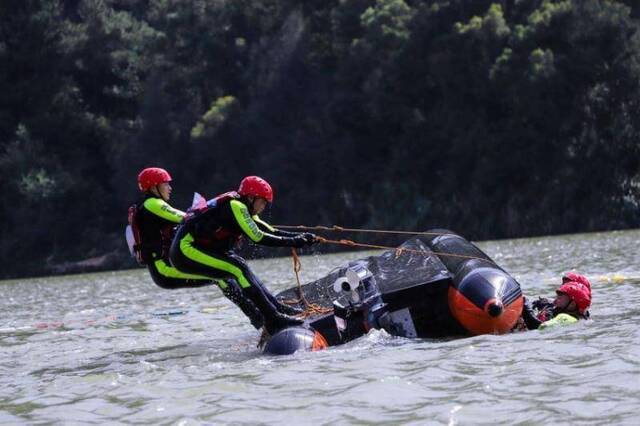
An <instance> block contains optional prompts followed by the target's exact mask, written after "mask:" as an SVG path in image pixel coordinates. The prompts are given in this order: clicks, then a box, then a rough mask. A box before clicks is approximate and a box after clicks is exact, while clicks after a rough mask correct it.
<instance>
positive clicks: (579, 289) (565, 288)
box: [556, 281, 591, 315]
mask: <svg viewBox="0 0 640 426" xmlns="http://www.w3.org/2000/svg"><path fill="white" fill-rule="evenodd" d="M556 293H558V294H566V295H567V296H569V298H570V299H571V300H573V301H574V302H576V306H577V307H578V313H579V314H581V315H582V314H584V313H585V311H586V310H587V309H589V306H591V289H590V288H588V287H587V286H585V285H583V284H581V283H579V282H576V281H569V282H566V283H564V284H562V285H561V286H560V288H559V289H557V290H556Z"/></svg>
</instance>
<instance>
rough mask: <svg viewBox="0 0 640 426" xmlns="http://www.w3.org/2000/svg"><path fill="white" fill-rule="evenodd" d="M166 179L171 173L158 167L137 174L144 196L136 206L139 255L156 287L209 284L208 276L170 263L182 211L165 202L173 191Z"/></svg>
mask: <svg viewBox="0 0 640 426" xmlns="http://www.w3.org/2000/svg"><path fill="white" fill-rule="evenodd" d="M169 182H171V175H169V172H167V171H166V170H164V169H161V168H159V167H150V168H146V169H144V170H142V171H141V172H140V174H139V175H138V187H139V188H140V191H142V192H143V194H144V199H143V200H142V202H141V203H139V204H137V205H136V206H135V222H136V226H137V231H138V232H139V238H140V241H138V242H137V247H136V248H135V249H136V250H139V258H140V259H141V261H142V263H143V264H146V265H147V268H148V269H149V274H151V278H152V279H153V282H154V283H156V284H157V285H158V286H159V287H162V288H164V289H177V288H194V287H202V286H204V285H209V284H212V283H213V282H212V281H211V279H210V278H207V277H203V276H199V275H194V274H187V273H184V272H181V271H179V270H177V269H176V268H174V267H173V266H171V264H170V263H169V248H170V246H171V240H172V237H173V230H174V227H175V226H177V225H178V223H180V222H181V221H182V218H183V217H184V215H185V213H184V212H182V211H180V210H177V209H174V208H173V207H171V206H170V205H169V204H168V201H169V199H170V198H171V191H172V189H171V185H170V184H169Z"/></svg>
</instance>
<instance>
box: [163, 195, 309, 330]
mask: <svg viewBox="0 0 640 426" xmlns="http://www.w3.org/2000/svg"><path fill="white" fill-rule="evenodd" d="M241 237H245V238H248V239H249V240H251V242H253V243H255V244H261V245H266V246H289V247H301V246H303V245H307V244H310V242H307V241H305V239H304V238H303V236H302V235H301V234H297V233H290V232H285V231H279V230H276V229H275V228H273V227H271V226H269V225H268V224H267V223H265V222H263V221H261V220H260V218H258V217H257V216H253V217H252V215H251V214H250V212H249V208H248V207H247V204H246V201H245V200H243V199H242V198H241V197H240V196H239V195H238V194H237V193H227V194H223V195H221V196H219V197H216V198H215V199H213V200H210V201H209V202H208V203H207V207H206V208H203V209H202V210H201V211H196V212H194V213H193V214H188V215H187V217H185V220H184V221H183V222H182V224H181V225H180V226H179V227H178V230H177V231H176V236H175V238H174V239H173V243H172V245H171V252H170V253H171V255H170V259H171V263H172V264H173V265H175V266H176V267H177V268H178V269H180V270H181V271H185V272H188V273H191V274H197V275H202V276H206V277H209V278H212V279H225V280H227V282H229V281H230V282H234V283H237V288H236V290H237V292H236V294H234V297H236V298H245V300H244V301H243V302H244V303H250V304H252V305H253V306H255V307H256V308H257V309H258V310H259V312H260V313H261V314H262V316H263V318H264V320H265V326H266V327H267V329H268V330H269V331H270V332H273V331H275V330H277V329H278V328H281V327H284V326H287V325H291V324H295V323H299V322H300V321H296V320H294V319H293V318H292V317H288V316H287V315H286V314H288V313H292V312H291V311H290V310H288V309H287V306H286V305H283V304H281V303H280V302H279V301H278V300H277V299H276V298H275V297H274V296H273V295H272V294H271V293H270V292H269V290H268V289H267V288H266V287H265V286H264V285H263V284H262V283H261V282H260V280H259V279H258V277H257V276H256V275H255V274H254V273H253V271H252V270H251V269H250V268H249V265H248V264H247V262H246V261H245V260H244V259H243V258H242V257H240V256H238V255H237V254H236V253H234V251H233V250H234V248H235V246H236V244H237V242H238V240H239V239H240V238H241ZM223 290H224V287H223ZM232 300H233V299H232ZM234 302H236V304H238V305H239V306H240V304H239V303H238V301H237V300H234ZM240 307H241V309H242V310H243V311H244V312H245V314H247V311H246V310H245V309H244V308H242V306H240ZM247 315H248V316H249V317H250V318H251V315H249V314H247Z"/></svg>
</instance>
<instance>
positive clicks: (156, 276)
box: [147, 259, 213, 290]
mask: <svg viewBox="0 0 640 426" xmlns="http://www.w3.org/2000/svg"><path fill="white" fill-rule="evenodd" d="M147 268H148V269H149V274H150V275H151V279H153V282H154V283H155V284H156V285H157V286H158V287H161V288H164V289H167V290H175V289H179V288H198V287H204V286H209V285H211V284H213V281H212V280H211V278H207V277H203V276H200V275H191V274H187V273H184V272H181V271H178V270H177V269H176V268H174V267H173V266H171V265H169V263H168V262H167V261H165V260H164V259H157V260H155V261H153V262H149V263H148V265H147Z"/></svg>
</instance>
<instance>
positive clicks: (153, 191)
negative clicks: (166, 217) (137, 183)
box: [149, 185, 169, 202]
mask: <svg viewBox="0 0 640 426" xmlns="http://www.w3.org/2000/svg"><path fill="white" fill-rule="evenodd" d="M149 190H150V191H151V193H152V194H153V195H155V196H156V197H160V198H162V200H163V201H165V202H167V201H169V200H167V199H166V198H164V195H162V192H160V191H159V190H158V185H154V186H152V187H151V188H149Z"/></svg>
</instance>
